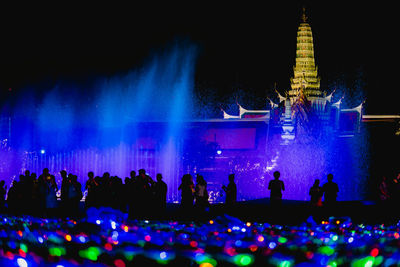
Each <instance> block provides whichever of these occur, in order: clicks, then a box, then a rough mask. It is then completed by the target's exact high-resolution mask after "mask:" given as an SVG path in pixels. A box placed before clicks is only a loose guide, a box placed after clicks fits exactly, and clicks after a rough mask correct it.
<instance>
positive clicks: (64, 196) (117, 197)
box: [0, 168, 388, 218]
mask: <svg viewBox="0 0 400 267" xmlns="http://www.w3.org/2000/svg"><path fill="white" fill-rule="evenodd" d="M60 176H61V187H60V188H58V185H57V183H56V179H55V176H54V175H53V174H50V173H49V170H48V169H47V168H44V169H43V172H42V173H41V174H40V175H39V177H37V175H36V173H30V171H29V170H26V171H25V173H24V174H21V175H20V176H19V181H17V180H14V181H13V182H12V185H11V187H10V189H9V190H8V192H7V187H6V186H5V182H4V180H2V181H0V210H1V211H2V212H9V213H12V214H16V215H22V214H27V215H35V216H43V217H56V216H60V217H72V218H76V217H80V216H82V215H83V214H82V209H81V208H80V205H81V202H82V201H83V193H82V190H84V191H86V192H87V194H86V196H85V198H84V208H85V209H84V210H87V209H89V208H92V207H93V208H100V207H110V208H112V209H115V210H120V211H122V212H124V213H128V216H129V218H142V217H148V216H153V217H154V215H156V216H157V215H158V216H163V215H165V213H166V207H167V191H168V186H167V184H166V183H165V182H164V181H163V176H162V174H161V173H158V174H157V175H156V180H153V179H152V178H151V177H150V176H149V175H148V174H146V171H145V170H144V169H140V170H138V174H136V172H135V171H131V172H130V176H129V177H125V179H124V181H123V180H122V179H121V178H120V177H118V176H111V175H110V173H108V172H105V173H103V175H102V176H95V175H94V173H93V172H91V171H90V172H89V173H88V174H87V176H88V177H87V180H86V182H85V184H84V187H82V185H81V183H80V182H79V181H78V177H77V176H76V175H74V174H72V173H67V172H66V171H65V170H61V171H60ZM273 176H274V179H272V180H270V181H269V184H268V189H269V190H270V204H271V206H273V207H279V206H281V205H282V196H283V192H284V191H285V184H284V182H283V181H282V180H280V172H279V171H275V172H274V173H273ZM327 180H328V182H326V183H325V184H324V185H322V186H320V180H319V179H316V180H315V182H314V184H313V186H312V187H311V188H310V190H309V195H310V205H311V206H312V207H322V206H326V207H333V206H335V203H336V198H337V195H338V192H339V187H338V185H337V184H336V183H335V182H333V175H332V174H328V176H327ZM228 181H229V183H228V185H227V186H226V185H222V188H221V190H223V192H224V193H225V208H226V210H227V211H228V210H233V208H234V207H235V205H236V203H237V195H238V193H237V192H238V190H237V185H236V183H235V174H229V176H228ZM385 181H386V180H383V182H382V183H381V185H380V190H381V191H382V195H383V196H386V195H388V193H387V192H386V191H387V188H386V184H385ZM59 189H60V190H59ZM178 190H179V191H180V192H181V201H180V204H181V205H180V206H181V211H182V212H183V213H187V214H193V213H197V214H200V215H201V214H203V213H207V212H208V211H209V210H210V203H209V192H208V190H207V182H206V180H205V179H204V177H203V176H202V175H200V174H197V175H196V183H194V181H193V176H192V175H191V174H185V175H183V177H182V180H181V184H180V185H179V187H178ZM57 192H59V195H57ZM6 196H7V197H6ZM323 197H324V201H322V198H323Z"/></svg>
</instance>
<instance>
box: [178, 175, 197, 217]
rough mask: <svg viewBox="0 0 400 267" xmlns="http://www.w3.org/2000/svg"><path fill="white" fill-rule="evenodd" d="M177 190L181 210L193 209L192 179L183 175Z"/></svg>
mask: <svg viewBox="0 0 400 267" xmlns="http://www.w3.org/2000/svg"><path fill="white" fill-rule="evenodd" d="M178 190H181V191H182V193H181V207H182V209H183V210H191V208H193V200H194V195H193V193H194V184H193V178H192V175H190V174H185V175H183V177H182V183H181V184H180V185H179V187H178Z"/></svg>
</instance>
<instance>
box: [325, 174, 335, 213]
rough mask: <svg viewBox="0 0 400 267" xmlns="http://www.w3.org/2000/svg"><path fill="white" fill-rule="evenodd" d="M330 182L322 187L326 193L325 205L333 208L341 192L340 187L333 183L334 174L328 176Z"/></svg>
mask: <svg viewBox="0 0 400 267" xmlns="http://www.w3.org/2000/svg"><path fill="white" fill-rule="evenodd" d="M327 178H328V182H327V183H325V184H324V185H323V186H322V191H323V192H324V205H326V206H327V207H332V206H334V205H335V204H336V198H337V194H338V192H339V186H338V185H337V184H336V183H335V182H333V181H332V180H333V174H331V173H330V174H328V176H327Z"/></svg>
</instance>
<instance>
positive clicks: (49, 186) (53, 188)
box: [46, 175, 58, 217]
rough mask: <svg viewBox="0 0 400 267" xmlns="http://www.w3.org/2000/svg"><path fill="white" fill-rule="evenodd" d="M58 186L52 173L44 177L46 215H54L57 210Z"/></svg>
mask: <svg viewBox="0 0 400 267" xmlns="http://www.w3.org/2000/svg"><path fill="white" fill-rule="evenodd" d="M57 191H58V187H57V184H56V179H55V177H54V175H50V176H49V178H47V179H46V216H47V217H55V216H56V210H57V207H58V205H57V195H56V193H57Z"/></svg>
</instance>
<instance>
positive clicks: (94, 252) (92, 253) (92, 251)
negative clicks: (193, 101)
mask: <svg viewBox="0 0 400 267" xmlns="http://www.w3.org/2000/svg"><path fill="white" fill-rule="evenodd" d="M99 255H100V249H99V248H97V247H89V248H88V249H87V250H81V251H79V256H81V257H82V258H86V259H88V260H91V261H96V260H97V257H98V256H99Z"/></svg>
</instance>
